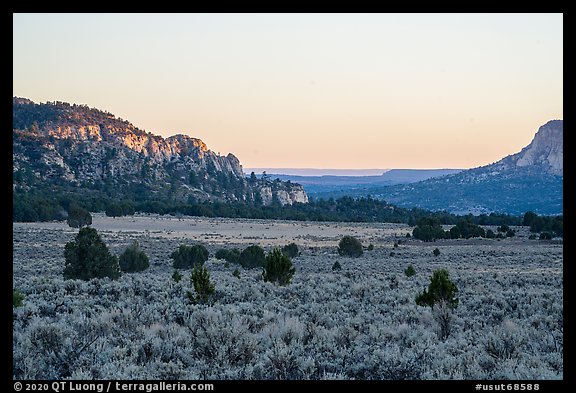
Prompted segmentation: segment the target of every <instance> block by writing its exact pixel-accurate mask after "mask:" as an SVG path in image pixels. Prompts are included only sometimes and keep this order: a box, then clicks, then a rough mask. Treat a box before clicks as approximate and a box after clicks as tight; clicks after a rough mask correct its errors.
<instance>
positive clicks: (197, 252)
mask: <svg viewBox="0 0 576 393" xmlns="http://www.w3.org/2000/svg"><path fill="white" fill-rule="evenodd" d="M208 255H209V254H208V250H207V249H206V247H204V246H203V245H202V244H195V245H193V246H187V245H185V244H181V245H180V247H178V249H177V250H175V251H174V252H172V254H171V255H170V258H172V259H173V260H174V262H173V264H172V266H173V267H174V268H175V269H190V268H192V267H194V266H195V265H198V264H199V265H203V264H204V262H206V261H207V260H208Z"/></svg>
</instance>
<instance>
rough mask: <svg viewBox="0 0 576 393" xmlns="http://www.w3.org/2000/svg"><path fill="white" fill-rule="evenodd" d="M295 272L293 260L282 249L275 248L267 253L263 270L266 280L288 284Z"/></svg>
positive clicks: (277, 283)
mask: <svg viewBox="0 0 576 393" xmlns="http://www.w3.org/2000/svg"><path fill="white" fill-rule="evenodd" d="M295 272H296V268H294V265H293V264H292V261H291V260H290V258H289V257H288V256H287V255H286V254H284V253H283V252H282V250H280V249H278V248H275V249H274V250H272V251H271V252H269V253H268V255H266V263H265V264H264V270H263V271H262V278H263V279H264V281H268V282H272V283H274V284H276V285H288V284H290V280H292V276H293V275H294V273H295Z"/></svg>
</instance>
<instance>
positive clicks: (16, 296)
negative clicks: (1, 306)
mask: <svg viewBox="0 0 576 393" xmlns="http://www.w3.org/2000/svg"><path fill="white" fill-rule="evenodd" d="M24 298H25V296H24V294H23V293H22V292H20V291H19V290H17V289H14V290H13V291H12V306H13V307H21V306H22V305H23V304H24Z"/></svg>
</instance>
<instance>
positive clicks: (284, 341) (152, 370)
mask: <svg viewBox="0 0 576 393" xmlns="http://www.w3.org/2000/svg"><path fill="white" fill-rule="evenodd" d="M92 227H94V228H96V229H97V230H98V232H99V233H100V234H101V236H102V238H103V240H104V241H105V242H106V244H107V245H108V247H109V248H110V250H111V252H112V253H114V254H115V255H120V253H121V252H122V251H123V250H124V249H125V248H126V247H127V246H128V245H129V244H130V243H131V242H132V241H133V240H138V242H139V243H140V246H141V248H142V249H143V250H144V251H145V252H146V253H147V254H148V256H149V258H150V264H151V266H150V268H149V269H148V270H147V271H145V272H142V273H132V274H123V275H122V277H121V278H120V279H119V280H117V281H110V280H92V281H89V282H82V281H77V280H68V281H65V280H63V278H62V271H63V268H64V256H63V251H64V245H65V244H66V243H67V242H69V241H71V240H72V239H73V238H74V237H75V235H76V234H77V232H78V230H77V229H73V228H69V227H68V226H67V225H66V223H57V222H51V223H14V224H13V242H14V243H13V256H14V259H13V282H14V287H15V288H18V289H19V290H20V291H22V292H23V293H24V294H25V295H26V298H25V300H24V306H22V307H19V308H15V309H14V323H13V331H14V339H13V350H14V378H16V379H62V378H80V379H93V378H95V379H202V378H206V379H334V378H337V379H561V378H562V377H563V298H562V282H563V270H562V265H563V251H562V244H558V243H555V242H551V241H539V240H528V230H527V228H523V227H518V228H515V229H517V235H516V236H515V237H514V238H509V239H504V240H496V239H469V240H463V239H461V240H443V241H436V242H431V243H424V242H421V241H418V240H414V239H407V238H406V237H405V235H406V233H411V232H412V228H411V227H409V226H407V225H403V224H373V223H318V222H292V221H274V220H244V219H222V218H196V217H181V218H178V217H172V216H161V217H160V216H147V215H136V216H133V217H119V218H109V217H106V216H104V215H103V214H94V215H93V224H92ZM492 229H493V230H494V231H495V227H492ZM344 235H352V236H355V237H356V238H358V239H359V240H360V241H361V242H362V244H363V245H364V247H365V248H366V247H367V246H368V245H369V244H373V246H374V250H373V251H366V250H365V252H364V255H363V256H362V257H360V258H347V257H342V256H339V255H338V253H337V249H336V247H337V244H338V241H339V240H340V239H341V238H342V236H344ZM291 242H294V243H296V244H297V245H298V247H299V249H300V251H301V255H300V256H298V257H296V258H294V259H293V262H294V265H295V266H296V274H295V275H294V278H293V280H292V283H291V284H290V285H288V286H286V287H277V286H274V285H272V284H270V283H266V282H263V281H262V280H261V278H260V274H261V270H260V269H252V270H242V269H241V268H240V270H241V275H240V278H236V277H234V276H233V275H232V272H233V271H234V270H235V269H236V268H239V266H237V265H234V264H226V263H225V262H224V261H220V260H217V259H215V258H213V257H212V255H214V253H215V252H216V250H218V249H219V248H232V247H237V248H240V249H243V248H244V247H246V246H247V245H250V244H258V245H261V246H262V247H264V248H265V249H266V250H267V251H269V250H271V249H272V248H273V247H275V246H283V245H286V244H289V243H291ZM194 243H202V244H204V245H205V246H206V247H207V248H208V250H209V251H210V254H211V258H210V259H209V260H208V262H207V263H206V266H207V267H208V269H209V271H210V273H211V279H212V281H213V282H214V283H215V284H216V290H217V300H216V302H215V303H214V304H213V305H204V304H190V302H189V301H188V299H187V297H186V295H185V293H186V291H188V290H192V291H193V287H192V285H191V283H190V280H189V272H186V271H182V272H183V274H184V280H182V281H181V282H180V283H179V284H176V283H174V282H173V280H172V279H171V275H172V272H173V271H174V269H173V268H172V260H171V259H170V254H171V252H172V251H174V250H175V249H176V248H177V247H178V245H179V244H194ZM395 243H396V244H397V246H396V247H395V246H394V244H395ZM434 248H438V249H439V250H440V252H441V253H440V255H439V256H438V257H435V256H434V255H433V253H432V251H433V250H434ZM335 261H339V262H340V264H341V266H342V271H340V272H333V271H332V265H333V263H334V262H335ZM409 264H412V265H413V266H414V267H415V269H416V272H417V274H416V275H415V276H413V277H410V278H408V277H406V276H405V274H404V269H406V267H407V266H408V265H409ZM438 268H445V269H447V270H448V271H449V273H450V277H451V278H452V279H453V280H454V282H455V283H456V285H457V286H458V288H459V290H460V291H459V294H458V295H459V296H458V297H459V299H460V303H459V306H458V307H457V308H456V309H455V310H454V312H453V315H452V320H451V323H450V324H451V333H450V336H449V337H448V338H447V339H446V340H445V341H443V340H441V339H440V338H439V335H438V323H437V322H436V319H435V311H433V310H431V309H430V308H425V307H419V306H417V305H416V304H415V302H414V298H415V296H416V295H417V294H418V292H420V291H422V290H423V289H424V288H426V287H427V285H428V283H429V280H430V276H431V274H432V272H433V271H434V270H435V269H438Z"/></svg>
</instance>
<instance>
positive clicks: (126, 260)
mask: <svg viewBox="0 0 576 393" xmlns="http://www.w3.org/2000/svg"><path fill="white" fill-rule="evenodd" d="M119 263H120V269H121V270H122V271H123V272H126V273H133V272H141V271H143V270H146V269H148V267H150V262H149V260H148V255H146V253H145V252H144V251H142V250H141V249H140V245H139V244H138V241H136V240H134V241H133V242H132V244H131V245H130V246H128V248H126V250H124V252H123V253H122V254H121V255H120V258H119Z"/></svg>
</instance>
